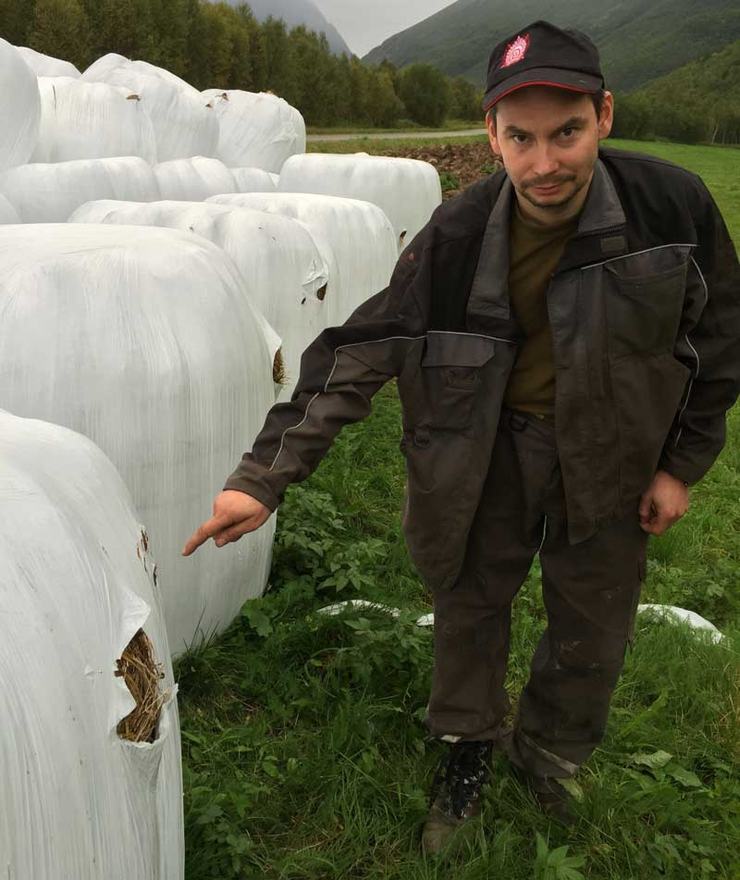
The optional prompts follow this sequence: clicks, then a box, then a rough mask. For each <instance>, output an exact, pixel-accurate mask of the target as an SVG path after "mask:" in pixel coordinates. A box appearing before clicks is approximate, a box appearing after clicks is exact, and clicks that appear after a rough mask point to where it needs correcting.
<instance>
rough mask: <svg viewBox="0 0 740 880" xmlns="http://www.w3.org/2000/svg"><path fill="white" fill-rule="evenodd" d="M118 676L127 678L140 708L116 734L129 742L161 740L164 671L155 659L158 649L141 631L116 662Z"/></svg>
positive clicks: (122, 724) (117, 728)
mask: <svg viewBox="0 0 740 880" xmlns="http://www.w3.org/2000/svg"><path fill="white" fill-rule="evenodd" d="M115 674H116V676H117V677H119V678H123V680H124V681H125V682H126V687H127V688H128V689H129V692H130V693H131V696H132V697H133V698H134V700H135V701H136V706H135V707H134V709H133V711H132V712H130V713H129V714H128V715H127V716H126V717H125V718H122V719H121V721H119V722H118V726H117V727H116V731H117V733H118V735H119V736H120V737H121V739H125V740H128V741H129V742H138V743H141V742H149V743H151V742H154V740H155V739H156V737H157V727H158V724H159V713H160V711H161V710H162V704H163V703H164V701H165V699H166V698H167V692H165V693H163V692H162V691H161V690H160V688H159V682H160V680H161V679H163V678H164V671H163V670H162V667H161V665H160V664H159V663H157V660H156V658H155V656H154V646H153V645H152V643H151V641H150V639H149V637H148V636H147V634H146V633H145V632H144V630H142V629H140V630H139V631H138V632H137V633H136V635H135V636H134V637H133V639H131V641H130V642H129V643H128V645H127V646H126V650H125V651H124V652H123V654H122V655H121V657H120V659H119V660H117V661H116V673H115Z"/></svg>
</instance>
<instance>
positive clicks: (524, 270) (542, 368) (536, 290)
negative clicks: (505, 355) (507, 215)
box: [504, 199, 578, 417]
mask: <svg viewBox="0 0 740 880" xmlns="http://www.w3.org/2000/svg"><path fill="white" fill-rule="evenodd" d="M577 226H578V218H577V217H575V218H573V219H572V220H567V221H566V222H565V223H563V224H560V225H558V226H555V227H552V226H541V225H540V224H539V223H536V222H534V221H533V220H530V219H528V218H526V217H524V216H523V215H522V213H521V211H520V210H519V205H518V204H517V202H516V199H515V200H514V207H513V209H512V212H511V223H510V224H509V298H510V301H511V307H512V310H513V312H514V315H515V316H516V319H517V321H518V322H519V325H520V326H521V329H522V332H523V334H524V338H523V339H522V342H521V343H520V346H519V352H518V355H517V359H516V363H515V364H514V367H513V369H512V372H511V375H510V377H509V382H508V384H507V386H506V392H505V394H504V403H505V405H506V406H508V407H511V409H521V410H524V411H525V412H531V413H534V414H536V415H540V416H546V417H552V416H553V414H554V411H555V365H554V364H553V355H552V333H551V330H550V319H549V316H548V314H547V299H546V292H547V288H548V286H549V284H550V278H551V277H552V274H553V272H554V271H555V269H556V268H557V265H558V263H559V262H560V257H561V256H562V254H563V251H564V250H565V245H566V243H567V241H568V239H569V238H570V236H571V235H573V233H574V232H575V231H576V228H577Z"/></svg>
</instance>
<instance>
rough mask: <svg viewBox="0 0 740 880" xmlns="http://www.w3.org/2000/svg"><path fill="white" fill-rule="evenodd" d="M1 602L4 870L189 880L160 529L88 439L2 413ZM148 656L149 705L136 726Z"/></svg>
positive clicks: (51, 876)
mask: <svg viewBox="0 0 740 880" xmlns="http://www.w3.org/2000/svg"><path fill="white" fill-rule="evenodd" d="M0 607H2V614H0V717H2V719H3V723H2V724H1V725H0V776H1V777H2V780H3V784H2V789H1V790H0V853H2V857H1V860H2V868H3V874H4V875H7V876H8V877H18V878H28V880H31V878H33V880H61V878H72V877H74V878H75V880H100V878H102V877H108V878H118V877H136V878H141V880H181V878H182V876H183V861H184V842H183V817H182V774H181V767H180V731H179V724H178V717H177V703H176V700H175V691H176V688H175V685H174V680H173V675H172V665H171V663H170V660H169V649H168V645H167V636H166V633H165V626H164V619H163V617H162V614H161V609H160V605H159V599H158V596H157V587H156V575H155V566H154V562H153V560H152V558H151V557H150V555H149V553H148V550H147V538H146V532H144V531H143V530H142V527H141V526H140V525H138V518H137V514H136V511H135V510H134V507H133V504H132V502H131V497H130V495H129V493H128V490H127V489H126V487H125V486H124V484H123V482H122V480H121V478H120V476H119V475H118V474H117V473H116V470H115V468H114V467H113V465H112V464H111V463H110V461H109V460H108V459H107V458H106V457H105V456H104V455H103V453H102V452H101V451H100V450H99V449H98V448H97V447H96V446H95V445H94V444H93V443H92V442H91V441H90V440H88V439H87V438H85V437H82V436H80V435H79V434H75V433H74V432H72V431H69V430H67V429H66V428H60V427H59V426H58V425H52V424H49V423H47V422H41V421H36V420H32V419H22V418H17V417H15V416H12V415H10V414H8V413H7V412H2V411H0ZM137 649H138V650H139V651H141V652H142V653H141V654H139V656H140V657H141V659H142V662H143V664H144V669H145V670H146V674H145V675H143V676H141V677H137V684H143V685H144V687H143V690H142V693H144V694H148V695H149V696H150V699H151V705H150V708H149V711H142V709H141V708H139V709H138V710H137V711H136V713H135V714H133V715H132V714H131V713H132V711H133V710H134V709H135V706H137V704H138V705H140V704H141V703H142V701H141V699H135V698H134V696H132V694H133V693H134V691H137V692H138V690H139V688H138V687H134V690H133V691H132V690H131V689H130V688H129V687H128V685H129V684H130V683H131V678H130V667H129V663H130V662H131V654H132V653H133V652H134V651H135V650H137ZM119 660H121V661H122V664H123V665H122V666H118V661H119ZM117 668H118V671H120V672H123V673H124V675H123V676H117V674H116V672H117ZM159 675H163V679H162V680H161V681H160V680H159V679H158V676H159ZM139 725H140V726H139ZM134 728H136V729H134Z"/></svg>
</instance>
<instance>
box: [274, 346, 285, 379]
mask: <svg viewBox="0 0 740 880" xmlns="http://www.w3.org/2000/svg"><path fill="white" fill-rule="evenodd" d="M287 378H288V377H287V375H286V372H285V361H284V360H283V350H282V349H281V348H279V349H278V350H277V351H276V352H275V360H274V361H273V362H272V381H273V382H275V384H276V385H285V382H286V380H287Z"/></svg>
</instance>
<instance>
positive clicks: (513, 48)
mask: <svg viewBox="0 0 740 880" xmlns="http://www.w3.org/2000/svg"><path fill="white" fill-rule="evenodd" d="M527 49H529V34H519V36H518V37H517V38H516V39H515V40H514V41H513V42H511V43H509V45H508V46H507V47H506V52H504V60H503V61H502V62H501V64H499V68H501V67H510V66H511V65H512V64H516V63H517V62H518V61H524V56H525V55H526V54H527Z"/></svg>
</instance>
